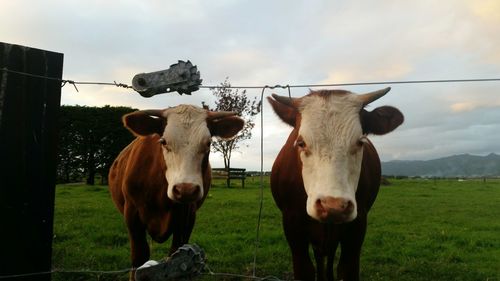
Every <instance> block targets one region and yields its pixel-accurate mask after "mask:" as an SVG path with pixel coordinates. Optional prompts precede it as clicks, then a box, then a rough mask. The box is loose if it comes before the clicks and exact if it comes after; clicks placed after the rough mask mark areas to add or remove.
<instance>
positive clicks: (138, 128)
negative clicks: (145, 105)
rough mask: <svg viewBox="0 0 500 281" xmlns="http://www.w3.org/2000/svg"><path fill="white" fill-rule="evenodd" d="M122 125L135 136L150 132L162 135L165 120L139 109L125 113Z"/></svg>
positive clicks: (150, 133) (145, 134)
mask: <svg viewBox="0 0 500 281" xmlns="http://www.w3.org/2000/svg"><path fill="white" fill-rule="evenodd" d="M122 121H123V125H124V126H125V128H127V129H129V131H131V132H132V133H133V134H134V135H136V136H147V135H152V134H158V135H160V136H161V135H162V134H163V131H164V129H165V125H166V120H165V119H164V118H161V117H155V116H151V115H149V114H146V113H144V112H141V111H136V112H132V113H129V114H126V115H124V116H123V118H122Z"/></svg>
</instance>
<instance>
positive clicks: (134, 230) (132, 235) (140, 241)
mask: <svg viewBox="0 0 500 281" xmlns="http://www.w3.org/2000/svg"><path fill="white" fill-rule="evenodd" d="M124 215H125V222H126V223H127V228H128V235H129V239H130V253H131V254H130V257H131V260H132V267H134V268H137V267H139V266H141V265H143V264H144V263H145V262H146V261H148V260H149V245H148V242H147V240H146V226H145V225H144V224H143V223H142V222H141V220H140V218H139V214H138V213H137V210H136V209H135V208H134V207H133V206H129V205H127V204H125V212H124ZM134 275H135V270H133V271H131V272H130V280H134Z"/></svg>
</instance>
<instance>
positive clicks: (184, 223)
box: [168, 204, 196, 256]
mask: <svg viewBox="0 0 500 281" xmlns="http://www.w3.org/2000/svg"><path fill="white" fill-rule="evenodd" d="M176 211H178V212H177V214H174V218H173V227H174V231H173V237H172V246H171V247H170V251H169V254H168V255H169V256H170V255H171V254H173V253H174V252H175V251H177V249H179V247H181V246H182V245H184V244H186V243H188V242H189V237H190V236H191V232H192V231H193V227H194V222H195V219H196V207H195V205H193V204H191V205H180V206H179V208H177V210H176Z"/></svg>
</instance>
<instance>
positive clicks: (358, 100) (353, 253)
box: [268, 88, 404, 280]
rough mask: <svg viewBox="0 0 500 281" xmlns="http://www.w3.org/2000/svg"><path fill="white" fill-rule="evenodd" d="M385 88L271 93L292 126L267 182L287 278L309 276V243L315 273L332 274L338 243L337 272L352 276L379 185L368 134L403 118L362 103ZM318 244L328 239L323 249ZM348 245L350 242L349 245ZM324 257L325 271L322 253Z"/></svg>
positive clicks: (311, 269)
mask: <svg viewBox="0 0 500 281" xmlns="http://www.w3.org/2000/svg"><path fill="white" fill-rule="evenodd" d="M389 90H390V88H387V89H383V90H379V91H375V92H372V93H368V94H363V95H356V94H353V93H351V92H348V91H343V90H322V91H312V92H311V93H310V94H309V95H307V96H304V97H301V98H289V97H282V96H278V95H273V98H274V99H272V98H268V100H269V102H270V103H271V105H272V107H273V109H274V111H275V112H276V113H277V115H278V116H279V117H280V118H281V119H282V120H283V121H284V122H286V123H287V124H289V125H291V126H292V127H293V130H292V132H291V133H290V136H289V138H288V140H287V142H286V143H285V145H284V146H283V148H282V149H281V151H280V153H279V154H278V157H277V158H276V160H275V162H274V165H273V169H272V173H271V189H272V193H273V197H274V199H275V202H276V204H277V205H278V207H279V208H280V210H281V211H282V214H283V226H284V230H285V235H286V237H287V240H288V243H289V245H290V248H291V250H292V255H293V264H294V274H295V279H300V280H312V279H314V277H315V271H314V267H313V266H312V263H311V261H310V259H309V254H308V245H309V244H312V245H313V249H314V253H315V257H316V261H317V278H318V280H323V278H325V277H326V275H327V274H326V272H331V276H328V278H331V279H333V269H328V267H333V257H334V253H335V249H336V247H337V245H338V243H339V242H340V243H341V244H342V252H341V258H340V262H339V267H338V274H339V278H340V279H344V280H357V278H359V253H360V249H361V244H362V242H363V238H364V233H365V229H366V216H367V213H368V210H369V209H370V207H371V206H372V204H373V202H374V201H375V198H376V195H377V192H378V188H379V185H380V176H381V171H380V160H379V157H378V155H377V152H376V150H375V148H374V147H373V145H372V143H371V142H370V141H369V140H368V138H367V135H368V134H378V135H382V134H386V133H388V132H390V131H392V130H394V129H395V128H396V127H398V126H399V125H400V124H401V123H402V122H403V119H404V118H403V115H402V114H401V112H400V111H399V110H398V109H396V108H394V107H390V106H382V107H379V108H376V109H374V110H373V111H371V112H369V111H367V110H365V107H366V106H367V105H368V104H369V103H371V102H373V101H375V100H376V99H378V98H380V97H382V96H383V95H385V94H386V93H387V92H388V91H389ZM325 245H329V246H328V247H327V248H325ZM350 247H351V248H350ZM325 256H328V260H329V263H328V264H329V265H330V266H327V269H326V270H327V271H325V267H324V262H323V258H324V257H325Z"/></svg>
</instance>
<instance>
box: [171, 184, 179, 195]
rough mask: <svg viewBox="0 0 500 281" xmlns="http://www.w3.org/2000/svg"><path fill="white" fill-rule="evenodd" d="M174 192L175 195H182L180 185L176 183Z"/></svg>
mask: <svg viewBox="0 0 500 281" xmlns="http://www.w3.org/2000/svg"><path fill="white" fill-rule="evenodd" d="M172 192H173V193H174V196H175V197H179V196H181V191H180V187H179V186H178V185H174V188H173V190H172Z"/></svg>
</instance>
